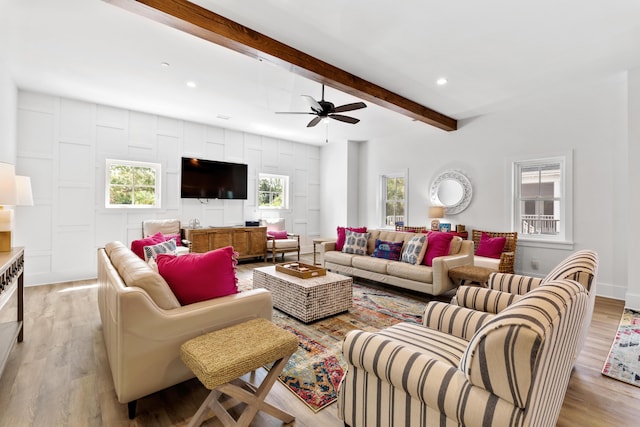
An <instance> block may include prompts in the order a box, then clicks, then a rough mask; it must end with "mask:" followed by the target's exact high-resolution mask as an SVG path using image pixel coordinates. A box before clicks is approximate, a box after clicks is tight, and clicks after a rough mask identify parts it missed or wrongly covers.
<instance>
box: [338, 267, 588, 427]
mask: <svg viewBox="0 0 640 427" xmlns="http://www.w3.org/2000/svg"><path fill="white" fill-rule="evenodd" d="M587 303H588V295H587V293H586V291H585V289H584V287H583V286H582V285H580V284H579V283H577V282H575V281H572V280H558V281H553V282H550V283H548V284H546V285H545V286H542V287H539V288H536V289H534V290H532V291H531V292H529V293H527V294H526V295H524V296H523V297H522V298H521V299H520V300H519V301H517V302H515V303H513V304H511V305H509V306H508V307H507V308H505V309H504V310H502V311H501V312H500V313H498V314H490V313H484V312H480V311H476V310H470V309H466V308H463V307H456V306H453V305H450V304H447V303H442V302H431V303H429V304H428V305H427V307H426V310H425V313H424V317H423V325H418V324H413V323H400V324H397V325H394V326H392V327H390V328H387V329H384V330H382V331H379V332H373V333H372V332H365V331H352V332H350V333H348V334H347V336H346V338H345V341H344V343H343V348H342V352H343V354H344V357H345V359H346V361H347V363H348V370H347V374H346V375H345V377H344V378H343V380H342V383H341V384H340V388H339V393H338V416H339V417H340V419H342V420H343V421H344V422H345V424H346V425H348V426H351V427H360V426H381V427H384V426H389V427H391V426H419V427H424V426H460V425H464V426H478V427H480V426H536V427H544V426H554V425H555V424H556V421H557V419H558V415H559V413H560V409H561V407H562V401H563V399H564V394H565V392H566V389H567V385H568V383H569V377H570V374H571V369H572V366H573V355H574V352H575V348H576V346H577V344H578V339H579V337H580V329H581V325H582V321H583V317H584V313H585V307H586V305H587Z"/></svg>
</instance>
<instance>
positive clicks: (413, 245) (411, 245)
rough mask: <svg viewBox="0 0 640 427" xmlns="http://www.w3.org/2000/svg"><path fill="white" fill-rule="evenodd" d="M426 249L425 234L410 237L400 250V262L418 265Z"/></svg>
mask: <svg viewBox="0 0 640 427" xmlns="http://www.w3.org/2000/svg"><path fill="white" fill-rule="evenodd" d="M426 251H427V235H426V234H421V235H416V236H413V237H412V238H411V240H409V241H408V242H407V244H406V245H405V247H404V249H403V250H402V258H401V261H402V262H406V263H409V264H414V265H418V264H420V263H421V262H422V259H423V258H424V254H425V252H426Z"/></svg>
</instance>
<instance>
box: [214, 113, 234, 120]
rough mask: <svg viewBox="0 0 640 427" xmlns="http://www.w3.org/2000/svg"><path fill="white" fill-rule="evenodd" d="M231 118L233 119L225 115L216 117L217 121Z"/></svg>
mask: <svg viewBox="0 0 640 427" xmlns="http://www.w3.org/2000/svg"><path fill="white" fill-rule="evenodd" d="M230 118H231V116H226V115H224V114H218V115H216V119H220V120H229V119H230Z"/></svg>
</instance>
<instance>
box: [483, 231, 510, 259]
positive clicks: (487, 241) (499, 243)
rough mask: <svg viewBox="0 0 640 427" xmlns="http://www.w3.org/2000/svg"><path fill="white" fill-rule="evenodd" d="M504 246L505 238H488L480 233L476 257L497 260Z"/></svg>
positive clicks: (485, 234)
mask: <svg viewBox="0 0 640 427" xmlns="http://www.w3.org/2000/svg"><path fill="white" fill-rule="evenodd" d="M506 244H507V238H506V237H489V235H488V234H487V233H482V234H481V235H480V243H478V250H476V255H478V256H484V257H487V258H497V259H499V258H500V256H501V255H502V251H503V249H504V245H506Z"/></svg>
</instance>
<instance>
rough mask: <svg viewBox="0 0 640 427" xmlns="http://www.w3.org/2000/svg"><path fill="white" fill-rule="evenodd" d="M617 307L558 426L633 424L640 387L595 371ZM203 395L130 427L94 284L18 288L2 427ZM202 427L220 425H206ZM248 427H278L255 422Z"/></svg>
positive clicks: (572, 387)
mask: <svg viewBox="0 0 640 427" xmlns="http://www.w3.org/2000/svg"><path fill="white" fill-rule="evenodd" d="M289 259H291V258H289ZM307 262H310V259H307ZM262 265H266V264H258V263H253V264H241V265H240V266H239V270H238V275H239V276H240V277H250V276H251V270H252V268H254V267H258V266H262ZM14 299H15V298H14ZM622 309H623V302H622V301H616V300H611V299H606V298H597V300H596V306H595V312H594V315H593V321H592V324H591V329H590V332H589V337H588V341H587V344H586V346H585V348H584V350H583V351H582V354H581V355H580V357H579V359H578V362H577V365H576V367H575V370H574V372H573V375H572V378H571V382H570V384H569V389H568V391H567V395H566V398H565V401H564V405H563V407H562V412H561V414H560V419H559V422H558V425H559V426H576V427H577V426H580V427H582V426H635V425H638V423H639V422H640V421H638V418H639V417H640V410H639V409H638V402H640V388H638V387H634V386H631V385H628V384H625V383H622V382H618V381H615V380H612V379H610V378H608V377H605V376H603V375H601V373H600V370H601V368H602V365H603V363H604V360H605V358H606V356H607V354H608V351H609V347H610V345H611V342H612V340H613V337H614V335H615V332H616V329H617V326H618V322H619V320H620V316H621V313H622ZM14 315H15V309H14V307H11V306H6V307H4V308H3V310H2V312H0V321H1V320H7V319H11V318H12V317H13V316H14ZM259 375H264V373H261V372H259ZM207 394H208V390H206V389H205V388H204V387H203V386H202V385H201V384H200V383H199V382H198V380H196V379H193V380H190V381H187V382H185V383H182V384H179V385H176V386H174V387H171V388H169V389H166V390H164V391H161V392H158V393H155V394H153V395H151V396H148V397H146V398H143V399H140V400H139V401H138V415H137V417H136V418H135V419H134V420H132V421H130V420H129V419H128V417H127V407H126V405H124V404H120V403H118V401H117V400H116V397H115V393H114V391H113V382H112V379H111V373H110V371H109V366H108V364H107V360H106V353H105V349H104V343H103V340H102V330H101V326H100V316H99V314H98V310H97V291H96V284H95V281H85V282H74V283H66V284H56V285H49V286H38V287H30V288H27V289H26V290H25V341H24V343H22V344H18V345H17V346H16V347H15V348H14V350H13V352H12V353H11V355H10V356H9V360H8V362H7V366H6V368H5V372H4V374H3V375H2V377H1V378H0V426H1V427H4V426H12V427H20V426H56V427H57V426H73V427H76V426H109V427H112V426H184V425H186V423H187V422H188V421H189V418H190V417H191V416H192V415H193V414H194V413H195V411H196V409H197V408H198V406H199V405H200V403H201V402H202V401H203V400H204V399H205V397H206V396H207ZM267 400H269V401H271V402H272V403H274V404H276V405H277V406H279V407H280V408H282V409H284V410H285V411H288V412H290V413H292V414H293V415H294V416H295V417H296V421H295V422H294V423H293V424H290V425H292V426H297V427H303V426H307V427H316V426H323V427H331V426H341V425H342V423H341V422H340V421H339V420H338V419H337V417H336V408H335V404H333V405H331V406H330V407H328V408H326V409H324V410H322V411H320V412H319V413H317V414H314V413H313V412H312V411H310V410H309V409H307V407H306V406H305V405H304V404H303V403H302V402H301V401H299V400H298V399H297V398H296V397H294V396H293V395H292V394H291V393H290V392H289V391H287V390H286V389H285V388H284V386H282V384H280V383H276V385H275V386H274V389H273V390H272V392H271V394H270V395H269V398H268V399H267ZM205 425H207V426H220V425H221V424H220V422H219V421H218V420H217V419H212V420H209V421H207V422H206V423H205ZM252 425H253V426H269V427H272V426H279V425H281V423H279V422H278V421H277V420H275V419H274V418H271V417H270V416H268V415H260V416H259V417H258V418H257V419H256V420H255V421H254V423H253V424H252Z"/></svg>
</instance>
